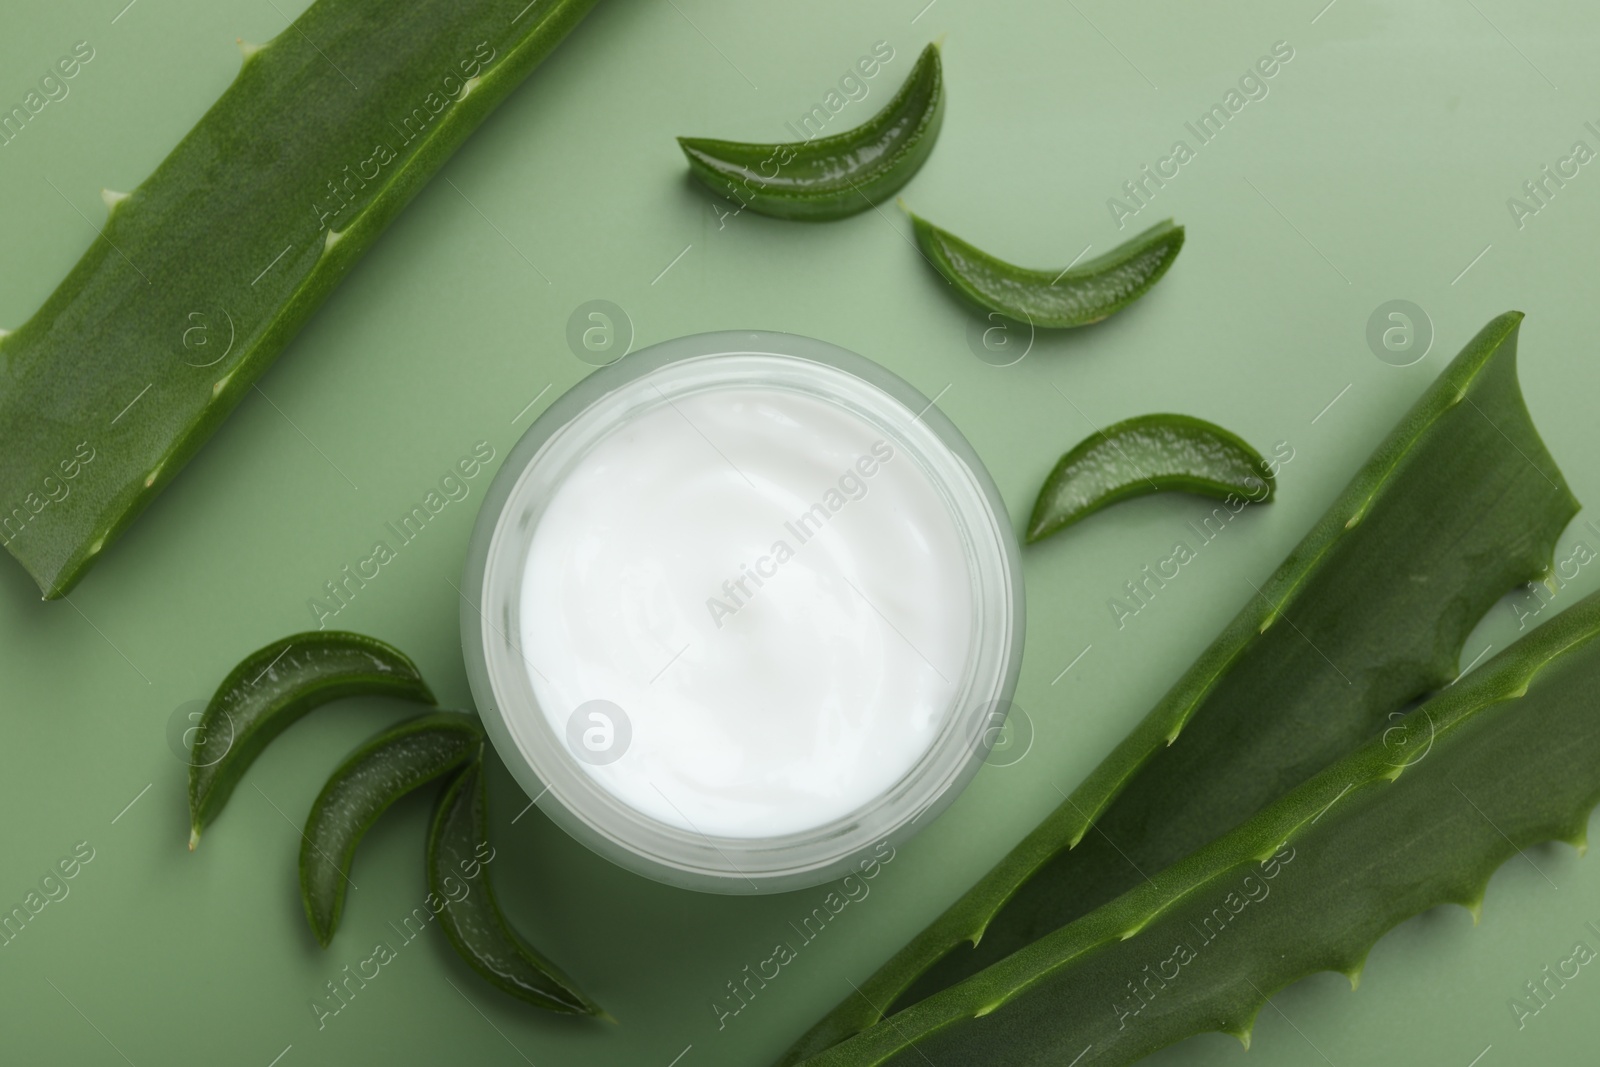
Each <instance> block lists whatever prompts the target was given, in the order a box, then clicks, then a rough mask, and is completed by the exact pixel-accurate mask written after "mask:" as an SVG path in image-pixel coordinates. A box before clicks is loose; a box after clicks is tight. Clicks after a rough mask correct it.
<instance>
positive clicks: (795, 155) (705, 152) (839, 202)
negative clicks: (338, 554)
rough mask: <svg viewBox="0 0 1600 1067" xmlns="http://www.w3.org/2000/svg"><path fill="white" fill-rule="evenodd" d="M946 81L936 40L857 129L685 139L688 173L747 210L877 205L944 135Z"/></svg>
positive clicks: (799, 212) (794, 211) (816, 216)
mask: <svg viewBox="0 0 1600 1067" xmlns="http://www.w3.org/2000/svg"><path fill="white" fill-rule="evenodd" d="M943 120H944V79H943V75H942V74H941V71H940V64H939V46H938V45H937V44H930V45H929V46H928V47H927V48H925V49H923V50H922V55H921V56H920V57H919V58H918V59H917V63H916V65H915V66H914V67H912V68H911V73H910V74H909V75H908V76H907V77H906V81H905V84H904V85H902V86H901V87H900V91H899V92H897V93H895V95H894V97H893V99H891V100H890V101H889V102H888V103H887V104H885V105H884V106H883V110H882V111H880V112H878V113H877V114H876V115H874V116H873V117H872V118H870V119H868V120H867V121H866V122H864V123H862V124H861V125H860V126H857V127H856V128H855V129H853V130H846V131H845V132H843V133H839V134H835V135H834V136H832V137H819V138H817V139H815V140H810V141H796V142H792V143H788V144H749V143H746V142H743V141H718V140H712V139H710V138H705V137H680V138H678V144H679V145H680V146H681V147H682V148H683V154H684V155H685V156H686V157H688V160H689V172H690V173H691V174H693V175H694V176H695V177H696V178H698V179H699V180H700V182H701V183H702V184H704V185H705V187H706V188H707V189H710V190H711V191H712V192H714V193H716V194H717V195H718V196H721V197H724V198H726V199H728V200H731V201H733V202H734V203H736V204H739V205H740V207H741V208H746V207H747V208H749V209H750V210H751V211H756V212H759V213H761V214H763V215H771V216H773V217H775V218H780V219H805V220H809V221H813V222H820V221H823V220H827V219H839V218H844V217H845V216H847V215H854V214H856V213H857V212H861V211H866V210H867V209H868V208H871V207H875V206H877V205H878V204H880V203H882V202H883V201H884V200H885V199H887V198H888V197H891V196H893V195H894V194H895V193H896V192H897V191H898V190H899V189H900V187H901V186H903V185H905V183H906V182H908V181H910V180H911V176H912V175H914V174H916V172H917V171H918V169H920V168H921V166H922V164H923V162H924V161H926V160H927V158H928V154H929V153H930V152H932V151H933V143H934V141H936V140H937V139H938V137H939V124H940V123H941V122H942V121H943Z"/></svg>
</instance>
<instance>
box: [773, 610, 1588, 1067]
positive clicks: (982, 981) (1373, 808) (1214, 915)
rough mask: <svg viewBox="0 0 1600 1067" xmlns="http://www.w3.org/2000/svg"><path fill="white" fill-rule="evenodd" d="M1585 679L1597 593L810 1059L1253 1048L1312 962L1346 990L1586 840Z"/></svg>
mask: <svg viewBox="0 0 1600 1067" xmlns="http://www.w3.org/2000/svg"><path fill="white" fill-rule="evenodd" d="M1597 689H1600V595H1595V596H1590V597H1587V598H1586V599H1584V600H1583V601H1580V602H1579V603H1577V604H1575V605H1573V606H1572V607H1571V608H1570V609H1568V610H1567V611H1566V612H1565V613H1563V614H1562V615H1560V616H1557V617H1556V618H1555V619H1553V620H1551V621H1550V622H1549V623H1547V624H1545V625H1544V626H1542V627H1540V628H1539V629H1537V630H1535V631H1534V632H1533V633H1531V634H1529V635H1528V636H1526V637H1524V638H1522V639H1521V640H1520V641H1518V642H1517V643H1516V644H1514V645H1512V646H1510V647H1509V648H1507V649H1506V650H1505V651H1503V652H1502V653H1500V654H1499V655H1498V656H1496V657H1495V658H1493V659H1491V660H1490V661H1489V662H1488V663H1486V664H1484V666H1483V667H1481V668H1480V669H1479V670H1477V671H1476V672H1474V673H1473V674H1472V675H1471V676H1469V677H1467V678H1466V679H1464V680H1462V681H1461V682H1460V683H1459V684H1457V685H1455V686H1452V687H1451V688H1449V689H1447V690H1445V691H1444V692H1443V693H1442V694H1440V695H1438V696H1436V697H1434V698H1433V699H1432V700H1430V701H1429V702H1428V703H1426V704H1424V705H1422V706H1421V707H1420V708H1419V709H1417V710H1416V711H1414V712H1412V713H1411V714H1410V715H1408V716H1407V717H1406V718H1405V720H1403V723H1402V726H1401V727H1400V728H1398V729H1396V730H1392V731H1385V733H1384V735H1383V736H1381V737H1378V738H1376V739H1374V740H1372V741H1370V742H1368V743H1367V744H1366V745H1365V746H1364V747H1362V748H1361V749H1359V750H1357V751H1356V752H1354V753H1353V754H1351V755H1350V756H1348V757H1346V758H1345V759H1343V760H1340V761H1339V762H1337V763H1335V764H1334V765H1333V766H1331V767H1329V768H1327V769H1326V770H1325V771H1323V772H1322V773H1321V774H1318V775H1317V776H1316V777H1315V778H1313V779H1312V780H1310V781H1309V782H1307V783H1305V784H1304V785H1302V786H1300V787H1299V788H1297V789H1296V790H1294V791H1293V792H1292V793H1290V794H1289V795H1287V796H1285V797H1284V798H1283V799H1281V800H1279V801H1278V802H1277V803H1275V804H1273V805H1271V806H1270V807H1268V808H1266V809H1265V810H1263V811H1262V812H1261V813H1260V814H1258V815H1257V816H1255V817H1254V818H1253V819H1251V820H1250V821H1249V822H1247V823H1246V824H1244V825H1243V826H1240V827H1239V828H1238V829H1236V830H1234V831H1232V832H1231V833H1229V834H1227V835H1226V836H1224V837H1222V838H1220V839H1218V840H1216V841H1214V842H1212V843H1210V844H1209V845H1207V846H1205V847H1204V848H1202V849H1200V850H1199V851H1198V852H1196V853H1194V854H1193V855H1190V856H1188V857H1186V858H1185V859H1183V860H1182V861H1181V862H1179V863H1176V864H1174V865H1172V866H1170V867H1168V868H1167V869H1165V870H1163V871H1160V872H1151V877H1150V880H1149V881H1148V882H1141V883H1140V884H1139V885H1137V886H1135V887H1134V888H1133V889H1131V890H1130V891H1129V892H1127V893H1126V894H1124V895H1122V896H1120V897H1118V898H1117V899H1115V900H1113V901H1111V902H1110V903H1108V904H1106V905H1104V906H1102V907H1100V908H1098V909H1097V910H1095V911H1093V912H1092V913H1090V914H1088V915H1086V916H1084V917H1083V918H1081V919H1078V920H1077V921H1075V922H1073V923H1072V924H1070V925H1068V926H1066V927H1064V928H1062V929H1060V930H1057V931H1056V932H1054V933H1052V934H1050V935H1049V936H1047V937H1045V938H1043V939H1041V940H1040V941H1038V942H1037V943H1035V944H1032V945H1030V946H1028V947H1027V948H1025V949H1023V950H1021V951H1019V952H1017V953H1015V954H1013V955H1011V956H1009V957H1007V958H1005V959H1004V960H1002V961H1000V962H999V963H997V964H995V965H994V966H992V967H990V968H988V969H987V970H984V971H983V972H981V973H979V974H977V975H976V976H974V977H972V978H970V979H968V980H967V981H965V982H962V983H961V984H959V985H957V986H955V987H953V988H951V989H948V990H946V991H945V992H943V993H940V994H939V995H937V996H935V997H931V998H929V999H928V1000H926V1001H923V1002H922V1003H920V1004H917V1005H915V1006H913V1007H911V1008H909V1009H907V1010H906V1011H904V1012H901V1013H900V1014H899V1015H897V1016H895V1018H894V1020H893V1023H892V1024H890V1023H885V1024H881V1025H879V1026H875V1027H873V1028H872V1029H871V1030H869V1031H867V1032H865V1033H862V1034H860V1035H858V1036H857V1037H855V1038H853V1039H852V1040H850V1041H847V1042H845V1043H844V1044H841V1045H838V1046H836V1047H835V1048H833V1049H831V1050H829V1051H827V1052H824V1053H823V1054H821V1055H819V1056H816V1057H815V1058H813V1059H809V1060H806V1061H805V1062H806V1064H808V1065H809V1067H824V1065H826V1067H869V1065H875V1064H884V1063H893V1064H903V1065H907V1067H909V1065H911V1064H925V1063H929V1062H932V1063H1004V1064H1007V1065H1008V1067H1028V1065H1044V1064H1057V1065H1059V1064H1064V1063H1067V1062H1068V1061H1069V1060H1071V1059H1072V1057H1073V1056H1074V1055H1078V1054H1080V1053H1081V1052H1082V1051H1084V1050H1086V1049H1087V1050H1090V1051H1091V1056H1090V1057H1089V1058H1086V1060H1085V1062H1087V1063H1094V1064H1107V1065H1115V1064H1127V1063H1132V1062H1134V1061H1135V1060H1137V1059H1139V1058H1140V1057H1141V1056H1144V1055H1147V1054H1149V1053H1151V1052H1154V1051H1155V1050H1157V1049H1159V1048H1162V1047H1164V1046H1166V1045H1170V1044H1172V1043H1173V1042H1175V1041H1178V1040H1180V1039H1182V1038H1184V1037H1187V1036H1189V1035H1191V1034H1196V1033H1202V1032H1205V1031H1211V1030H1216V1031H1221V1032H1225V1033H1231V1034H1235V1035H1237V1036H1239V1037H1240V1039H1241V1040H1243V1041H1244V1043H1245V1044H1246V1047H1248V1045H1249V1035H1250V1030H1251V1027H1252V1025H1253V1022H1254V1019H1255V1017H1256V1014H1257V1013H1258V1012H1259V1011H1260V1010H1261V1008H1262V1007H1263V1006H1264V1005H1265V1003H1266V998H1267V997H1268V996H1269V995H1271V994H1272V993H1274V992H1276V991H1277V990H1279V989H1282V988H1283V987H1284V986H1287V985H1288V984H1290V983H1291V982H1294V981H1296V980H1298V979H1300V978H1303V977H1305V976H1307V975H1310V974H1313V973H1315V972H1317V971H1325V970H1334V971H1341V972H1344V973H1345V974H1347V975H1349V976H1350V978H1351V982H1352V984H1354V982H1355V980H1356V977H1357V976H1358V975H1359V974H1360V971H1361V968H1362V964H1363V962H1364V960H1365V959H1366V956H1367V953H1368V951H1369V950H1370V949H1371V947H1372V945H1373V943H1374V942H1376V941H1377V939H1378V938H1379V937H1381V936H1382V935H1383V934H1384V933H1386V932H1387V931H1388V930H1390V929H1391V928H1393V927H1394V926H1396V925H1398V924H1399V923H1400V922H1402V921H1404V920H1405V919H1407V918H1409V917H1411V916H1413V915H1416V914H1419V913H1420V912H1423V911H1426V910H1427V909H1429V908H1431V907H1433V906H1435V905H1438V904H1460V905H1462V906H1464V907H1466V908H1468V909H1470V910H1471V911H1472V912H1473V915H1474V917H1476V915H1477V913H1478V909H1479V907H1480V906H1481V903H1482V900H1483V894H1484V889H1485V887H1486V886H1487V884H1488V881H1489V877H1490V875H1491V874H1493V873H1494V871H1495V869H1496V868H1497V867H1499V866H1500V864H1502V863H1504V862H1505V861H1506V860H1508V859H1510V858H1511V857H1513V856H1517V855H1519V854H1522V850H1524V849H1527V848H1530V847H1532V846H1533V845H1536V844H1539V843H1541V842H1545V841H1552V840H1558V841H1566V842H1569V843H1572V844H1574V845H1579V846H1580V847H1581V845H1582V843H1583V841H1584V835H1585V831H1586V827H1587V823H1588V815H1589V812H1590V810H1591V809H1592V808H1593V807H1594V805H1595V802H1596V801H1597V800H1600V718H1597V717H1596V715H1595V713H1594V712H1595V709H1594V694H1595V692H1596V690H1597ZM1528 862H1532V861H1531V860H1529V861H1528ZM1219 937H1220V938H1222V941H1223V943H1222V944H1221V945H1220V946H1219V947H1214V948H1212V947H1208V945H1209V943H1210V941H1212V940H1216V939H1218V938H1219ZM913 1043H914V1044H913Z"/></svg>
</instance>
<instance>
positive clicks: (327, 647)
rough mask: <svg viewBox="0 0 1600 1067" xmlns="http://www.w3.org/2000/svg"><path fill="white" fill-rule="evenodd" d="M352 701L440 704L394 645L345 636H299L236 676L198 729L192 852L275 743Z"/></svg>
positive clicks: (260, 655) (264, 652) (249, 661)
mask: <svg viewBox="0 0 1600 1067" xmlns="http://www.w3.org/2000/svg"><path fill="white" fill-rule="evenodd" d="M352 696H388V697H396V698H398V699H401V700H411V701H416V702H417V703H419V704H432V703H433V702H434V700H433V693H432V692H430V691H429V689H428V685H427V683H426V682H424V681H423V680H422V675H421V674H420V673H419V672H418V670H417V666H416V664H414V663H412V662H411V660H409V659H408V658H406V656H405V654H404V653H403V652H401V651H400V650H399V649H397V648H395V647H393V646H392V645H388V644H385V643H384V642H382V641H379V640H378V639H376V638H373V637H365V636H363V635H361V634H354V633H346V632H344V631H341V630H323V631H317V630H313V631H311V632H309V633H301V634H292V635H291V636H289V637H284V638H281V639H279V640H277V641H274V642H272V643H271V644H269V645H267V646H265V647H264V648H260V649H257V650H256V651H255V652H252V653H251V654H250V655H248V656H246V657H245V658H244V660H243V661H242V662H241V663H240V664H239V665H238V666H237V667H235V668H234V669H233V670H232V671H230V672H229V673H228V676H227V677H226V678H224V679H223V680H222V684H221V685H219V686H218V687H217V691H216V693H215V694H214V695H213V696H212V697H211V702H210V703H209V704H207V705H206V710H205V711H204V712H203V713H202V714H201V716H200V722H199V723H198V724H197V725H196V726H195V728H194V744H193V748H192V750H191V755H190V758H189V827H190V828H189V848H190V849H193V848H194V847H195V845H196V844H198V843H199V841H200V833H201V831H202V830H204V829H205V828H206V826H207V825H209V824H210V822H211V821H212V820H213V819H215V818H216V817H217V816H218V815H219V814H220V813H221V812H222V808H223V806H224V805H225V804H227V802H228V797H230V796H232V795H233V790H234V787H235V786H237V785H238V784H239V780H240V779H241V778H243V777H244V772H245V771H246V770H248V769H249V767H250V765H251V764H252V763H254V762H255V760H256V757H257V756H259V755H261V753H262V750H264V749H265V748H266V747H267V745H268V744H269V743H270V742H271V741H272V739H273V738H275V737H277V736H278V735H279V734H281V733H283V731H284V730H286V729H288V727H289V726H290V724H291V723H294V722H295V721H296V720H298V719H299V718H300V717H301V716H303V715H305V714H306V713H307V712H309V711H311V710H312V709H313V708H318V707H321V706H322V705H323V704H326V703H328V702H329V701H332V700H339V699H342V698H344V697H352Z"/></svg>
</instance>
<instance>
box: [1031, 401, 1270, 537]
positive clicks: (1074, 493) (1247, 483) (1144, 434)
mask: <svg viewBox="0 0 1600 1067" xmlns="http://www.w3.org/2000/svg"><path fill="white" fill-rule="evenodd" d="M1276 486H1277V479H1276V478H1275V477H1274V476H1273V473H1272V468H1271V467H1269V466H1268V465H1267V462H1266V460H1264V459H1262V458H1261V453H1259V452H1257V451H1256V450H1255V449H1253V448H1251V447H1250V446H1249V445H1248V444H1246V443H1245V442H1244V441H1243V440H1241V439H1240V438H1238V437H1236V436H1235V435H1233V434H1231V433H1229V432H1228V431H1227V430H1224V429H1223V428H1222V427H1221V426H1218V425H1217V424H1216V423H1212V422H1207V421H1205V420H1204V419H1196V418H1193V417H1191V416H1189V415H1138V416H1136V417H1134V418H1131V419H1126V420H1124V421H1122V422H1119V423H1117V424H1116V425H1114V426H1108V427H1106V428H1105V429H1104V430H1100V431H1098V432H1097V433H1094V434H1091V435H1090V436H1088V437H1085V438H1084V439H1083V440H1082V441H1080V442H1079V443H1078V445H1077V446H1076V447H1075V448H1073V449H1072V451H1070V452H1068V453H1067V454H1066V455H1064V456H1062V457H1061V460H1060V462H1058V463H1057V464H1056V465H1055V469H1054V470H1052V471H1051V472H1050V477H1048V478H1046V479H1045V483H1044V488H1042V489H1040V490H1039V499H1038V500H1037V501H1035V503H1034V505H1033V516H1032V517H1031V518H1030V519H1028V540H1029V542H1033V541H1039V540H1043V539H1044V538H1046V537H1049V536H1050V535H1051V534H1053V533H1055V532H1056V531H1058V530H1062V529H1065V528H1066V527H1068V526H1071V525H1072V524H1073V523H1075V522H1077V521H1078V520H1080V519H1083V518H1085V517H1086V516H1089V515H1093V514H1094V513H1095V512H1097V511H1099V510H1100V509H1101V508H1103V507H1106V506H1108V505H1111V504H1115V503H1116V502H1117V501H1119V500H1127V499H1130V498H1131V497H1136V496H1145V495H1146V494H1149V493H1162V492H1170V491H1180V492H1186V493H1199V494H1201V495H1202V496H1210V497H1216V498H1217V499H1218V500H1226V501H1228V502H1229V503H1230V505H1231V504H1232V502H1233V501H1236V500H1238V501H1249V502H1250V503H1254V504H1264V503H1266V502H1267V501H1269V500H1271V499H1272V494H1273V490H1274V489H1275V488H1276ZM1240 506H1241V507H1242V506H1243V505H1242V504H1241V505H1240Z"/></svg>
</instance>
